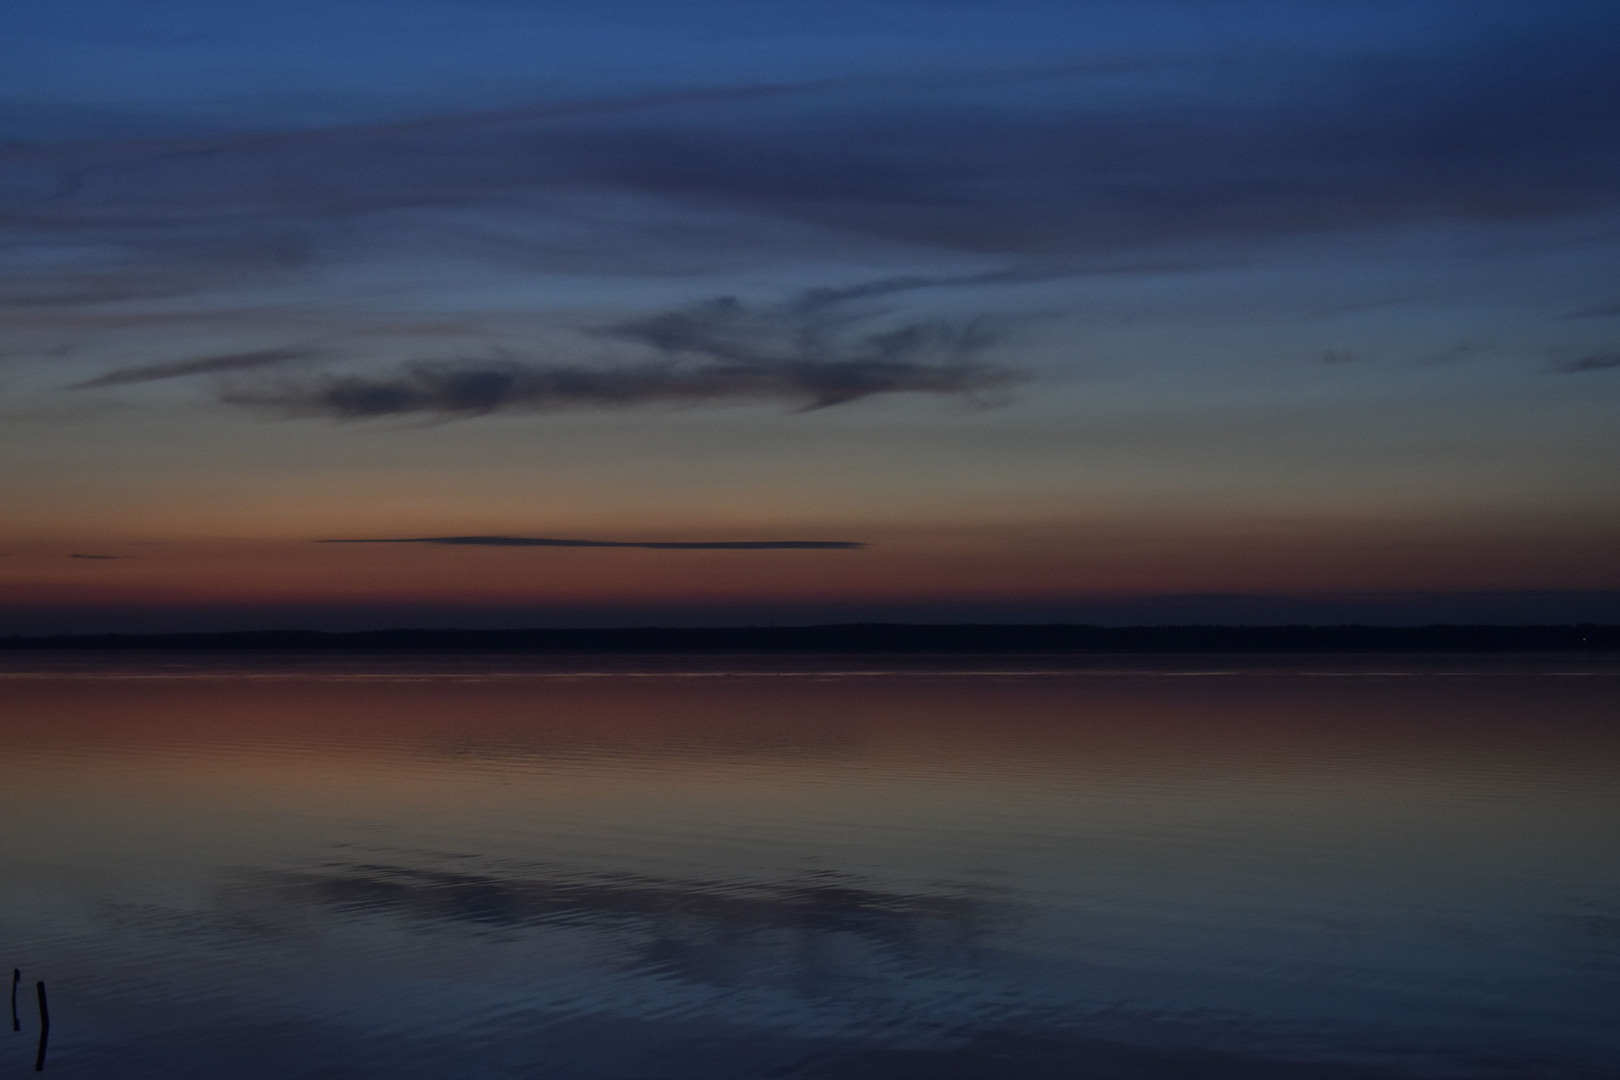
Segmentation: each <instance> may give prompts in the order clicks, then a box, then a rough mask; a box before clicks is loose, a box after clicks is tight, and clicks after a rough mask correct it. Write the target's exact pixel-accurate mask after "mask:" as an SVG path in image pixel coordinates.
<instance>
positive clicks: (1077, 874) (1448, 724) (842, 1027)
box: [0, 657, 1620, 1080]
mask: <svg viewBox="0 0 1620 1080" xmlns="http://www.w3.org/2000/svg"><path fill="white" fill-rule="evenodd" d="M1617 705H1620V667H1617V666H1616V665H1615V664H1614V663H1613V662H1612V661H1593V660H1590V659H1584V658H1573V659H1541V660H1534V659H1512V658H1508V659H1487V660H1481V659H1478V658H1453V659H1440V660H1420V661H1412V660H1406V659H1366V658H1362V659H1355V660H1332V659H1320V658H1314V659H1307V660H1290V661H1282V660H1266V659H1251V660H1246V661H1243V662H1241V663H1235V662H1233V661H1232V660H1230V659H1224V660H1223V659H1219V658H1217V659H1207V658H1206V659H1186V658H1175V659H1154V658H1134V659H1125V660H1121V659H1118V658H1113V659H1108V660H1099V661H1085V660H1074V659H1060V658H1052V657H1021V658H999V659H993V660H992V659H968V660H963V659H960V658H958V659H951V660H938V659H935V660H927V659H922V660H914V661H900V660H880V661H875V662H874V661H871V660H860V661H851V660H836V659H834V660H805V659H802V658H801V659H772V658H751V659H747V660H738V659H735V658H718V659H717V658H704V659H698V660H695V661H694V660H691V659H679V658H676V659H670V658H657V657H644V658H634V657H618V658H611V659H604V658H590V657H583V658H567V659H545V660H533V659H521V658H517V659H514V658H499V657H497V658H487V659H466V658H460V659H457V658H449V659H421V658H417V659H363V658H352V659H344V660H331V661H322V660H311V661H295V660H275V659H268V660H264V661H255V662H243V661H241V660H219V659H212V660H208V659H188V658H185V657H166V658H155V659H154V658H146V659H144V660H134V659H114V660H107V661H101V660H96V659H85V658H72V657H67V658H50V657H32V658H26V657H25V658H17V657H13V658H11V659H9V660H7V661H4V666H3V667H0V811H3V817H0V822H3V827H0V970H6V969H9V968H11V967H13V966H15V967H19V968H21V969H22V973H23V982H22V985H21V993H20V995H19V1013H20V1020H21V1026H22V1029H23V1030H22V1031H20V1032H17V1033H7V1032H4V1031H0V1077H10V1076H23V1075H32V1074H33V1066H34V1059H35V1051H36V1049H37V1038H38V1034H39V1029H38V1017H37V1010H36V1007H35V998H34V983H35V981H36V980H43V981H45V982H46V983H47V986H48V990H49V996H50V1006H51V1021H52V1026H51V1031H50V1040H49V1046H48V1052H47V1061H46V1071H47V1072H49V1073H53V1074H56V1075H60V1076H64V1077H73V1076H77V1077H139V1078H144V1077H154V1078H155V1077H165V1078H175V1077H225V1076H229V1077H247V1078H257V1077H278V1078H283V1077H398V1078H416V1077H475V1076H476V1077H495V1078H504V1077H569V1078H616V1080H617V1078H648V1080H652V1078H658V1080H665V1078H677V1077H681V1078H687V1077H690V1078H699V1077H703V1078H707V1077H713V1078H743V1077H884V1078H890V1080H892V1078H898V1077H1099V1078H1125V1077H1131V1078H1167V1077H1175V1078H1194V1077H1234V1078H1235V1077H1262V1078H1265V1077H1276V1078H1299V1080H1306V1078H1313V1080H1327V1078H1333V1080H1358V1078H1373V1077H1492V1078H1495V1077H1504V1078H1505V1077H1537V1078H1548V1080H1560V1078H1576V1077H1583V1078H1584V1077H1615V1076H1620V708H1617Z"/></svg>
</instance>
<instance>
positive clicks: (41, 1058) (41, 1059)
mask: <svg viewBox="0 0 1620 1080" xmlns="http://www.w3.org/2000/svg"><path fill="white" fill-rule="evenodd" d="M34 987H35V989H37V990H38V991H39V1053H38V1054H36V1055H34V1071H35V1072H44V1071H45V1040H46V1039H48V1038H50V1036H51V1010H50V1009H48V1008H46V1006H45V984H44V983H43V982H38V983H35V984H34Z"/></svg>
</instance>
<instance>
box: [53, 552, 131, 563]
mask: <svg viewBox="0 0 1620 1080" xmlns="http://www.w3.org/2000/svg"><path fill="white" fill-rule="evenodd" d="M68 558H70V559H94V560H96V561H98V562H100V561H105V560H108V559H133V558H136V556H134V555H81V554H79V553H78V552H74V553H73V554H71V555H69V556H68Z"/></svg>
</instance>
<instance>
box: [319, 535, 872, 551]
mask: <svg viewBox="0 0 1620 1080" xmlns="http://www.w3.org/2000/svg"><path fill="white" fill-rule="evenodd" d="M316 543H318V544H440V545H444V546H447V547H562V548H649V549H652V550H656V551H847V550H852V549H855V548H863V547H865V546H866V544H865V543H864V542H861V541H856V540H648V541H639V540H637V541H630V540H556V539H551V538H549V537H539V536H406V537H384V538H379V539H356V540H317V541H316Z"/></svg>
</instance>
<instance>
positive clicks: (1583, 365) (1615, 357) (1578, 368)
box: [1553, 352, 1620, 375]
mask: <svg viewBox="0 0 1620 1080" xmlns="http://www.w3.org/2000/svg"><path fill="white" fill-rule="evenodd" d="M1610 368H1620V352H1614V353H1601V354H1597V355H1593V356H1583V357H1581V358H1580V359H1579V360H1571V361H1570V362H1569V363H1567V364H1559V365H1558V366H1557V367H1556V368H1554V369H1553V370H1554V371H1557V372H1559V373H1561V374H1564V375H1578V374H1580V373H1581V372H1583V371H1607V370H1608V369H1610Z"/></svg>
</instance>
